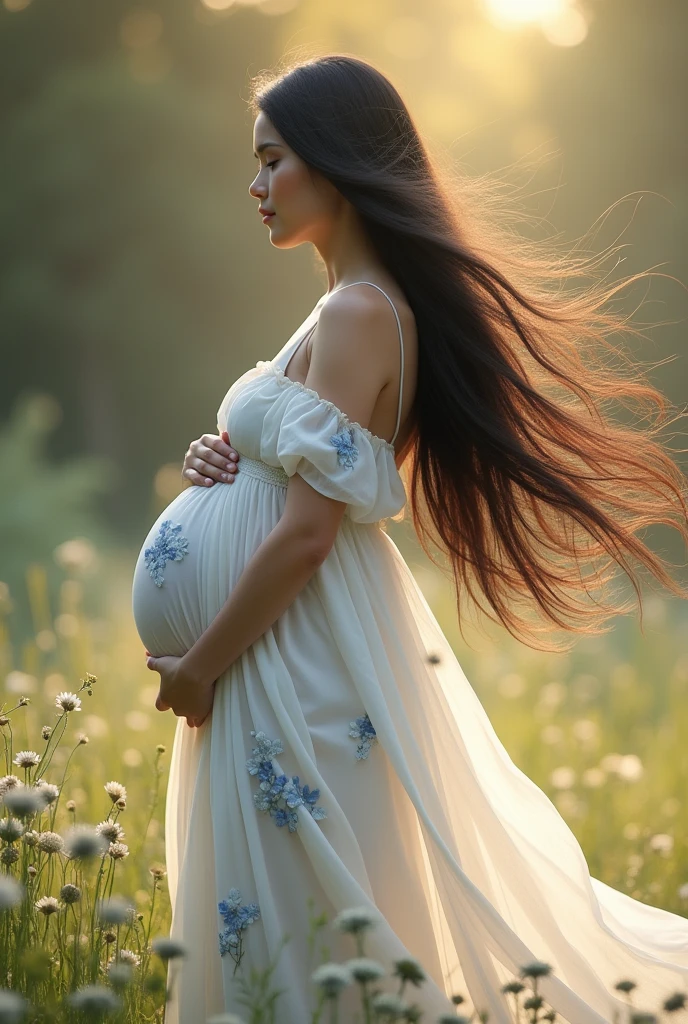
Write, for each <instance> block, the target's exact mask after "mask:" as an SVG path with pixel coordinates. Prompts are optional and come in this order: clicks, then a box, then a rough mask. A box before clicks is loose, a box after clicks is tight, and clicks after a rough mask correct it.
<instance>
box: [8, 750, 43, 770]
mask: <svg viewBox="0 0 688 1024" xmlns="http://www.w3.org/2000/svg"><path fill="white" fill-rule="evenodd" d="M40 760H41V755H40V754H37V753H36V751H35V750H20V751H19V753H18V754H17V756H16V757H15V758H13V760H12V764H16V765H17V767H18V768H35V767H36V765H37V764H39V763H40Z"/></svg>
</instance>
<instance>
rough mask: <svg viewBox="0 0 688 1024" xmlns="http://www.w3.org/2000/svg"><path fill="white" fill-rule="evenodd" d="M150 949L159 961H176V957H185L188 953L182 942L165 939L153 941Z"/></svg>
mask: <svg viewBox="0 0 688 1024" xmlns="http://www.w3.org/2000/svg"><path fill="white" fill-rule="evenodd" d="M151 947H152V949H153V952H154V953H157V954H158V956H159V957H160V959H161V960H176V959H177V958H178V957H185V956H187V953H188V950H187V948H186V946H185V945H184V944H183V943H182V942H177V940H176V939H172V938H166V937H161V938H158V939H153V942H152V943H151Z"/></svg>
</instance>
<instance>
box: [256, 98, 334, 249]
mask: <svg viewBox="0 0 688 1024" xmlns="http://www.w3.org/2000/svg"><path fill="white" fill-rule="evenodd" d="M253 150H254V156H256V159H257V160H258V162H259V165H260V166H259V168H258V173H257V175H256V177H255V178H254V179H253V181H252V182H251V184H250V186H249V192H250V194H251V195H252V196H253V197H254V198H255V199H258V200H259V205H260V206H261V207H264V209H265V210H268V211H270V212H271V213H273V216H272V217H270V219H269V220H267V221H266V222H265V225H264V227H265V228H267V229H269V231H270V241H271V242H272V244H273V245H274V246H276V247H277V248H281V249H291V248H292V247H293V246H295V245H300V244H301V243H302V242H316V241H317V240H318V239H321V238H322V237H323V233H329V231H330V230H331V226H332V221H333V217H334V214H335V213H336V211H337V208H338V206H339V202H340V201H342V200H343V197H342V196H341V195H340V194H339V193H338V192H337V190H336V189H335V188H334V186H333V185H332V184H331V183H330V182H329V181H328V180H327V179H326V178H324V177H323V176H322V175H320V174H318V172H317V171H314V170H313V169H312V168H310V169H309V167H308V165H307V164H306V163H304V161H303V160H301V158H300V157H298V156H297V155H296V153H295V152H294V151H293V149H290V148H289V146H288V145H287V144H286V142H285V141H284V139H283V138H282V137H281V135H280V134H279V133H278V132H277V131H276V129H275V128H273V126H272V123H271V122H270V120H269V119H268V118H267V116H266V115H265V114H264V113H263V112H262V111H261V112H260V113H259V114H258V116H257V117H256V120H255V123H254V125H253ZM259 216H260V217H261V219H262V216H263V215H262V214H260V215H259Z"/></svg>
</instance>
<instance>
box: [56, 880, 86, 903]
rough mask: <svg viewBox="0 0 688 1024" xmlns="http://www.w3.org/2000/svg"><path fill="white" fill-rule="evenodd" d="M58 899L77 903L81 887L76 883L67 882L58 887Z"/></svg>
mask: <svg viewBox="0 0 688 1024" xmlns="http://www.w3.org/2000/svg"><path fill="white" fill-rule="evenodd" d="M60 899H61V900H62V902H63V903H78V902H79V900H80V899H81V889H80V888H79V886H78V885H72V884H71V883H70V882H68V883H67V884H66V885H63V886H62V888H61V889H60Z"/></svg>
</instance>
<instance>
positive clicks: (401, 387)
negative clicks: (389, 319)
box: [282, 281, 404, 444]
mask: <svg viewBox="0 0 688 1024" xmlns="http://www.w3.org/2000/svg"><path fill="white" fill-rule="evenodd" d="M355 284H369V285H372V287H373V288H377V290H378V291H379V292H382V294H383V295H384V296H385V298H386V299H387V301H388V302H389V304H390V305H391V307H392V309H393V310H394V315H395V317H396V318H397V327H398V328H399V347H400V349H401V374H400V376H399V401H398V407H397V422H396V427H395V428H394V435H393V437H392V440H391V441H390V442H389V443H390V444H394V441H395V439H396V436H397V434H398V432H399V424H400V422H401V403H402V396H403V393H404V337H403V333H402V330H401V321H400V320H399V314H398V313H397V307H396V306H395V305H394V303H393V302H392V300H391V299H390V297H389V295H388V294H387V292H386V291H384V289H383V288H380V286H379V284H374V283H373V282H372V281H350V282H349V284H341V285H340V286H339V287H338V288H333V289H332V291H331V292H327V293H326V294H325V295H323V299H324V300H326V299H327V296H328V295H332V294H333V293H334V292H340V291H342V289H343V288H351V287H352V286H353V285H355ZM321 301H322V300H321ZM318 316H319V314H318ZM317 324H318V320H317V318H316V321H315V323H314V324H312V325H311V326H310V327H309V328H308V330H307V331H306V333H305V334H304V335H303V336H302V337H301V338H298V339H297V341H296V344H295V346H294V348H293V349H291V351H290V350H289V349H287V351H286V353H285V355H286V356H287V362H286V365H285V366H284V368H283V371H282V372H283V373H284V375H285V376H286V371H287V369H288V368H289V365H290V364H291V361H292V359H293V357H294V356H295V355H296V352H297V350H298V349H300V348H301V345H302V344H303V342H304V341H305V340H306V338H308V336H309V335H310V334H312V333H313V331H314V330H315V328H316V326H317Z"/></svg>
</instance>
